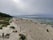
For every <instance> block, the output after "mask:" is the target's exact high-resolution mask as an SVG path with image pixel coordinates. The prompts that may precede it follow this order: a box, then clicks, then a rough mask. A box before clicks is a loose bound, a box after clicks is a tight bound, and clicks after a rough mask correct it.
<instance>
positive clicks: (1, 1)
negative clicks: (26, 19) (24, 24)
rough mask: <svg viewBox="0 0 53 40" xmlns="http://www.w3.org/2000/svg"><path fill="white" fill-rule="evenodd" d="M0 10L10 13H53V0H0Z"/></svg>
mask: <svg viewBox="0 0 53 40" xmlns="http://www.w3.org/2000/svg"><path fill="white" fill-rule="evenodd" d="M0 12H3V13H7V14H10V15H36V14H50V15H52V14H53V0H0Z"/></svg>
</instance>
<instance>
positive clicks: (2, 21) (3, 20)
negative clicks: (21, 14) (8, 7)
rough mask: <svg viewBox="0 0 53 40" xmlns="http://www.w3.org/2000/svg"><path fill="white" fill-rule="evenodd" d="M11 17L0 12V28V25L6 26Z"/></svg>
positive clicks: (0, 26) (0, 27)
mask: <svg viewBox="0 0 53 40" xmlns="http://www.w3.org/2000/svg"><path fill="white" fill-rule="evenodd" d="M11 18H12V16H10V15H7V14H5V13H2V12H0V29H2V27H7V25H9V20H10V19H11Z"/></svg>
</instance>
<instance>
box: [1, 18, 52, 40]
mask: <svg viewBox="0 0 53 40" xmlns="http://www.w3.org/2000/svg"><path fill="white" fill-rule="evenodd" d="M11 26H14V27H15V29H11V28H10V27H11ZM15 30H16V31H17V32H13V31H15ZM2 33H4V34H5V35H6V34H7V33H9V34H10V36H9V39H7V38H4V40H19V38H20V36H19V34H24V35H25V36H26V40H53V28H52V27H51V25H47V24H41V23H40V22H33V21H32V20H27V19H18V18H13V19H12V20H11V21H10V25H8V26H7V27H3V29H2V30H0V36H1V35H2ZM0 40H3V38H2V37H0Z"/></svg>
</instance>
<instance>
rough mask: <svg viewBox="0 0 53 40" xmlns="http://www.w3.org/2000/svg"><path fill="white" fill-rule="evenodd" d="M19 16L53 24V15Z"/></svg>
mask: <svg viewBox="0 0 53 40" xmlns="http://www.w3.org/2000/svg"><path fill="white" fill-rule="evenodd" d="M17 18H22V19H29V20H32V21H34V22H36V21H38V22H41V23H47V24H52V25H53V17H43V16H17Z"/></svg>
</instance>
